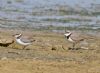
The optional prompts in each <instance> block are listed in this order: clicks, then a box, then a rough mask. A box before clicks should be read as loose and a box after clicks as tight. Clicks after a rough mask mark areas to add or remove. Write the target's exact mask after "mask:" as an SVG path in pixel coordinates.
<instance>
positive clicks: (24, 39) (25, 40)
mask: <svg viewBox="0 0 100 73" xmlns="http://www.w3.org/2000/svg"><path fill="white" fill-rule="evenodd" d="M21 41H23V42H25V43H31V42H32V41H31V40H30V39H27V38H21Z"/></svg>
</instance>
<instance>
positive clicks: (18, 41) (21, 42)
mask: <svg viewBox="0 0 100 73" xmlns="http://www.w3.org/2000/svg"><path fill="white" fill-rule="evenodd" d="M16 41H17V43H19V44H21V45H30V44H31V43H26V42H25V43H24V42H23V41H21V40H20V39H16Z"/></svg>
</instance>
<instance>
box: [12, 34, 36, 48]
mask: <svg viewBox="0 0 100 73" xmlns="http://www.w3.org/2000/svg"><path fill="white" fill-rule="evenodd" d="M14 37H15V39H16V42H17V43H18V44H20V45H23V49H24V48H25V47H26V46H28V45H31V44H32V42H34V41H35V40H30V39H27V38H23V37H22V34H15V35H14Z"/></svg>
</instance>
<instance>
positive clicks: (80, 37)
mask: <svg viewBox="0 0 100 73" xmlns="http://www.w3.org/2000/svg"><path fill="white" fill-rule="evenodd" d="M70 37H71V39H72V40H74V41H75V42H81V41H83V40H84V38H83V37H82V36H81V35H80V34H78V33H76V34H72V35H71V36H70Z"/></svg>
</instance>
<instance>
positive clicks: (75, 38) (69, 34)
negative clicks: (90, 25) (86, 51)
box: [64, 31, 85, 49]
mask: <svg viewBox="0 0 100 73" xmlns="http://www.w3.org/2000/svg"><path fill="white" fill-rule="evenodd" d="M64 35H65V38H67V40H68V41H69V42H71V43H72V44H73V48H72V49H75V45H76V44H78V43H80V42H82V41H84V40H85V38H83V37H81V36H79V35H78V34H76V35H74V34H73V33H72V32H70V31H67V32H66V33H65V34H64Z"/></svg>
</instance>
